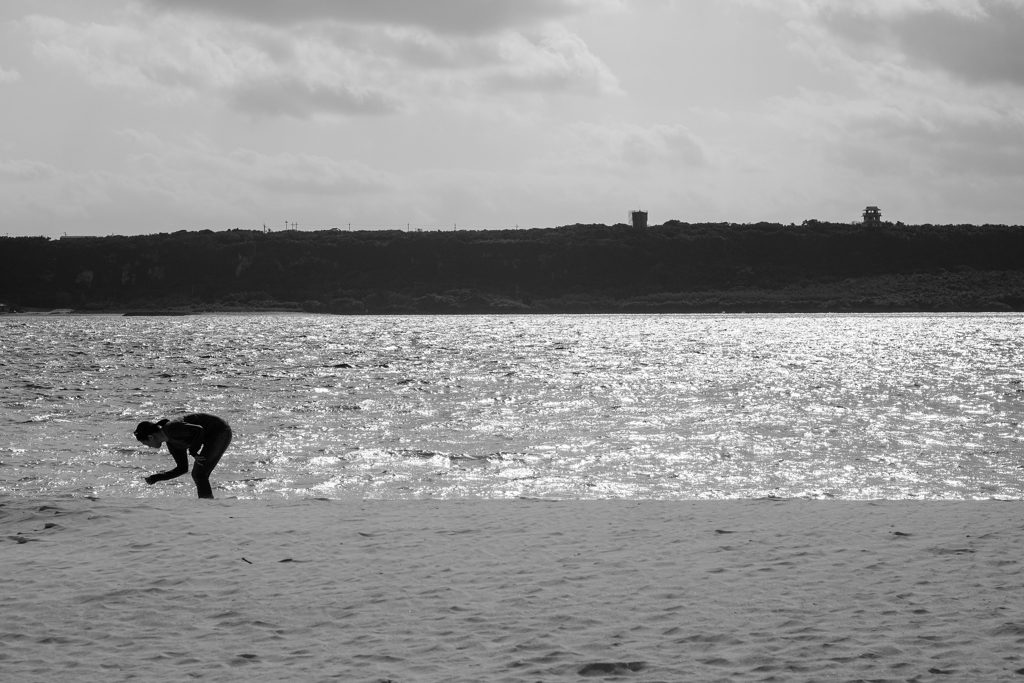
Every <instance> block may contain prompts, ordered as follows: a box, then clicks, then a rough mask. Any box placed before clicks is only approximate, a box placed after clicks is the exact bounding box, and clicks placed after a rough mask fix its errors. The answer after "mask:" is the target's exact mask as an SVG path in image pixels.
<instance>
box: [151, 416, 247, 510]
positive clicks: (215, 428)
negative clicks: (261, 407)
mask: <svg viewBox="0 0 1024 683" xmlns="http://www.w3.org/2000/svg"><path fill="white" fill-rule="evenodd" d="M163 432H164V434H165V435H166V436H167V450H168V451H170V453H171V456H172V457H173V458H174V464H175V467H174V469H173V470H169V471H167V472H160V473H158V474H153V475H150V476H149V477H147V479H146V481H147V482H148V483H150V484H152V483H155V482H158V481H164V480H166V479H174V478H175V477H180V476H181V475H183V474H185V473H186V472H188V454H189V453H191V454H192V457H193V458H195V461H196V462H195V465H193V466H192V480H193V481H195V483H196V492H197V493H198V494H199V497H200V498H213V490H212V488H211V487H210V473H211V472H213V468H214V467H216V466H217V463H219V462H220V458H221V456H222V455H224V451H226V450H227V449H228V445H229V444H230V443H231V427H229V426H228V423H227V422H225V421H224V420H222V419H220V418H219V417H217V416H216V415H208V414H207V413H191V414H189V415H185V416H184V417H182V418H180V419H177V420H171V421H170V422H168V423H167V424H165V425H164V426H163Z"/></svg>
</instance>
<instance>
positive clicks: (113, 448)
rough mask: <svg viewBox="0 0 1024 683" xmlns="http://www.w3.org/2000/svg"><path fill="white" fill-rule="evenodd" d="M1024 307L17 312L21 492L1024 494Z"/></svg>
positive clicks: (5, 420) (0, 405)
mask: <svg viewBox="0 0 1024 683" xmlns="http://www.w3.org/2000/svg"><path fill="white" fill-rule="evenodd" d="M1022 323H1024V316H1021V315H1017V314H998V315H879V316H874V315H843V316H837V315H836V316H834V315H822V316H779V315H764V316H760V315H749V316H748V315H729V316H726V315H722V316H687V315H679V316H674V315H667V316H543V317H542V316H516V317H506V316H484V317H480V316H473V317H469V316H467V317H420V316H400V317H329V316H314V315H252V316H237V315H203V316H191V317H185V318H124V317H117V316H74V317H62V316H61V317H58V316H5V317H3V318H0V494H2V495H14V496H25V497H27V496H58V497H59V496H87V495H95V496H128V497H143V496H147V497H148V496H192V495H194V486H193V484H192V480H191V479H190V478H189V477H187V476H186V477H182V478H180V479H178V480H176V481H173V482H165V483H162V484H158V485H156V486H154V487H148V486H146V485H145V484H144V483H143V482H142V481H141V478H142V476H143V475H145V474H147V473H151V472H155V471H159V470H166V469H170V467H171V466H172V461H171V458H170V456H169V454H168V453H167V451H166V450H160V451H154V450H152V449H148V448H146V447H144V446H141V445H140V444H137V443H136V442H135V441H134V439H133V438H132V436H131V431H132V429H133V428H134V426H135V424H136V423H137V422H138V421H140V420H143V419H157V418H160V417H164V416H170V417H173V416H175V415H179V414H181V413H184V412H211V413H215V414H218V415H221V416H223V417H225V418H226V419H227V420H228V421H229V422H230V423H231V424H232V426H233V427H234V430H235V441H234V443H233V444H232V447H231V449H230V450H229V451H228V454H227V455H226V456H225V458H224V460H222V462H221V465H220V467H218V469H217V470H216V472H215V473H214V477H213V479H214V484H215V492H216V493H217V495H218V497H226V496H231V495H234V496H238V497H241V498H265V499H276V498H282V497H286V498H302V497H310V496H315V497H327V498H351V497H372V498H422V497H430V496H433V497H438V498H453V497H484V498H509V497H518V496H528V497H550V498H637V499H682V498H742V497H759V496H769V495H774V496H780V497H791V496H801V497H834V498H844V499H862V498H910V497H914V498H988V497H1000V498H1021V497H1022V492H1024V469H1021V466H1022V465H1024V457H1022V453H1021V427H1020V426H1019V422H1020V415H1021V407H1022V400H1024V385H1022V380H1024V368H1022V360H1024V357H1022V356H1024V353H1022V346H1021V330H1022Z"/></svg>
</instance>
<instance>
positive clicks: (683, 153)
mask: <svg viewBox="0 0 1024 683" xmlns="http://www.w3.org/2000/svg"><path fill="white" fill-rule="evenodd" d="M559 154H560V156H561V157H562V158H563V159H565V161H566V162H568V163H572V164H576V163H578V164H582V165H585V166H588V167H591V168H595V169H604V170H608V171H613V172H620V171H622V170H624V169H626V168H636V167H646V166H654V165H658V166H660V167H670V168H677V169H692V168H699V167H702V166H706V165H707V164H708V154H707V152H706V151H705V145H704V143H703V142H701V141H700V140H699V139H698V138H697V137H696V136H695V135H694V134H693V133H691V132H690V130H689V129H688V128H686V127H685V126H682V125H665V124H658V125H653V126H640V125H636V124H625V123H623V124H595V123H577V124H573V125H572V126H569V127H568V129H567V130H566V142H565V143H564V145H563V148H562V149H560V150H559Z"/></svg>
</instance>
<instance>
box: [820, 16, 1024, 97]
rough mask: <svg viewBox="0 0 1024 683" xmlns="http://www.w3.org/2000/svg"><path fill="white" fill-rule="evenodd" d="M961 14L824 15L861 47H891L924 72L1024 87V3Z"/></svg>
mask: <svg viewBox="0 0 1024 683" xmlns="http://www.w3.org/2000/svg"><path fill="white" fill-rule="evenodd" d="M959 9H960V11H950V10H943V9H940V8H936V7H934V6H927V7H920V8H913V9H908V10H906V11H904V12H901V13H899V14H896V15H891V14H875V15H870V14H864V13H862V12H855V11H851V10H849V9H844V10H835V11H830V12H828V13H826V14H824V15H823V22H822V23H823V25H824V26H825V27H826V28H827V29H828V30H829V31H830V32H832V33H833V34H835V35H837V36H840V37H842V38H844V39H846V40H849V41H851V42H853V43H855V44H860V45H869V46H882V47H888V48H889V49H891V50H893V51H895V52H896V53H898V54H899V55H902V56H903V57H905V58H906V59H907V60H908V61H909V62H910V63H911V64H913V65H914V66H916V67H918V68H923V69H939V70H942V71H944V72H946V73H947V74H949V75H951V76H953V77H956V78H958V79H961V80H963V81H964V82H966V83H970V84H973V83H981V84H987V83H1010V84H1013V85H1017V86H1024V49H1022V48H1021V46H1022V45H1024V4H1022V3H1019V2H1008V1H1006V0H1002V1H997V0H989V1H986V2H981V3H980V4H978V5H977V6H975V7H974V8H973V9H974V10H975V11H973V12H968V11H967V10H968V9H971V8H969V7H967V6H965V7H961V8H959ZM890 12H891V10H890Z"/></svg>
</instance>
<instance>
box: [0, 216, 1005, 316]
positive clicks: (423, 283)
mask: <svg viewBox="0 0 1024 683" xmlns="http://www.w3.org/2000/svg"><path fill="white" fill-rule="evenodd" d="M0 302H3V303H7V304H9V305H12V306H15V307H21V308H23V309H25V308H42V309H46V308H73V309H76V310H96V311H101V310H107V311H112V310H122V311H123V310H131V311H136V312H145V311H154V312H156V311H160V312H164V313H167V312H176V311H177V312H181V311H213V310H216V311H233V310H238V311H244V310H305V311H317V312H330V313H528V312H536V313H555V312H663V313H669V312H680V313H682V312H718V311H746V312H755V311H776V312H801V311H807V312H815V311H1010V310H1014V311H1021V310H1024V228H1022V227H1018V226H1004V225H983V226H973V225H955V226H951V225H903V224H895V225H893V224H883V225H882V226H878V227H868V226H863V225H849V224H842V223H823V222H818V221H805V222H804V223H803V224H801V225H779V224H771V223H758V224H734V223H720V224H687V223H680V222H678V221H670V222H668V223H665V224H664V225H659V226H652V227H649V228H646V229H634V228H632V227H629V226H626V225H613V226H606V225H572V226H564V227H560V228H552V229H535V230H515V231H511V230H506V231H459V232H411V233H407V232H400V231H365V232H344V231H334V230H332V231H322V232H294V231H285V232H270V233H264V232H260V231H247V230H228V231H226V232H211V231H209V230H204V231H199V232H187V231H184V230H183V231H179V232H175V233H172V234H158V235H141V236H134V237H117V236H114V237H96V238H80V239H73V240H71V239H65V240H48V239H46V238H41V237H39V238H32V237H15V238H10V237H9V238H0Z"/></svg>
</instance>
